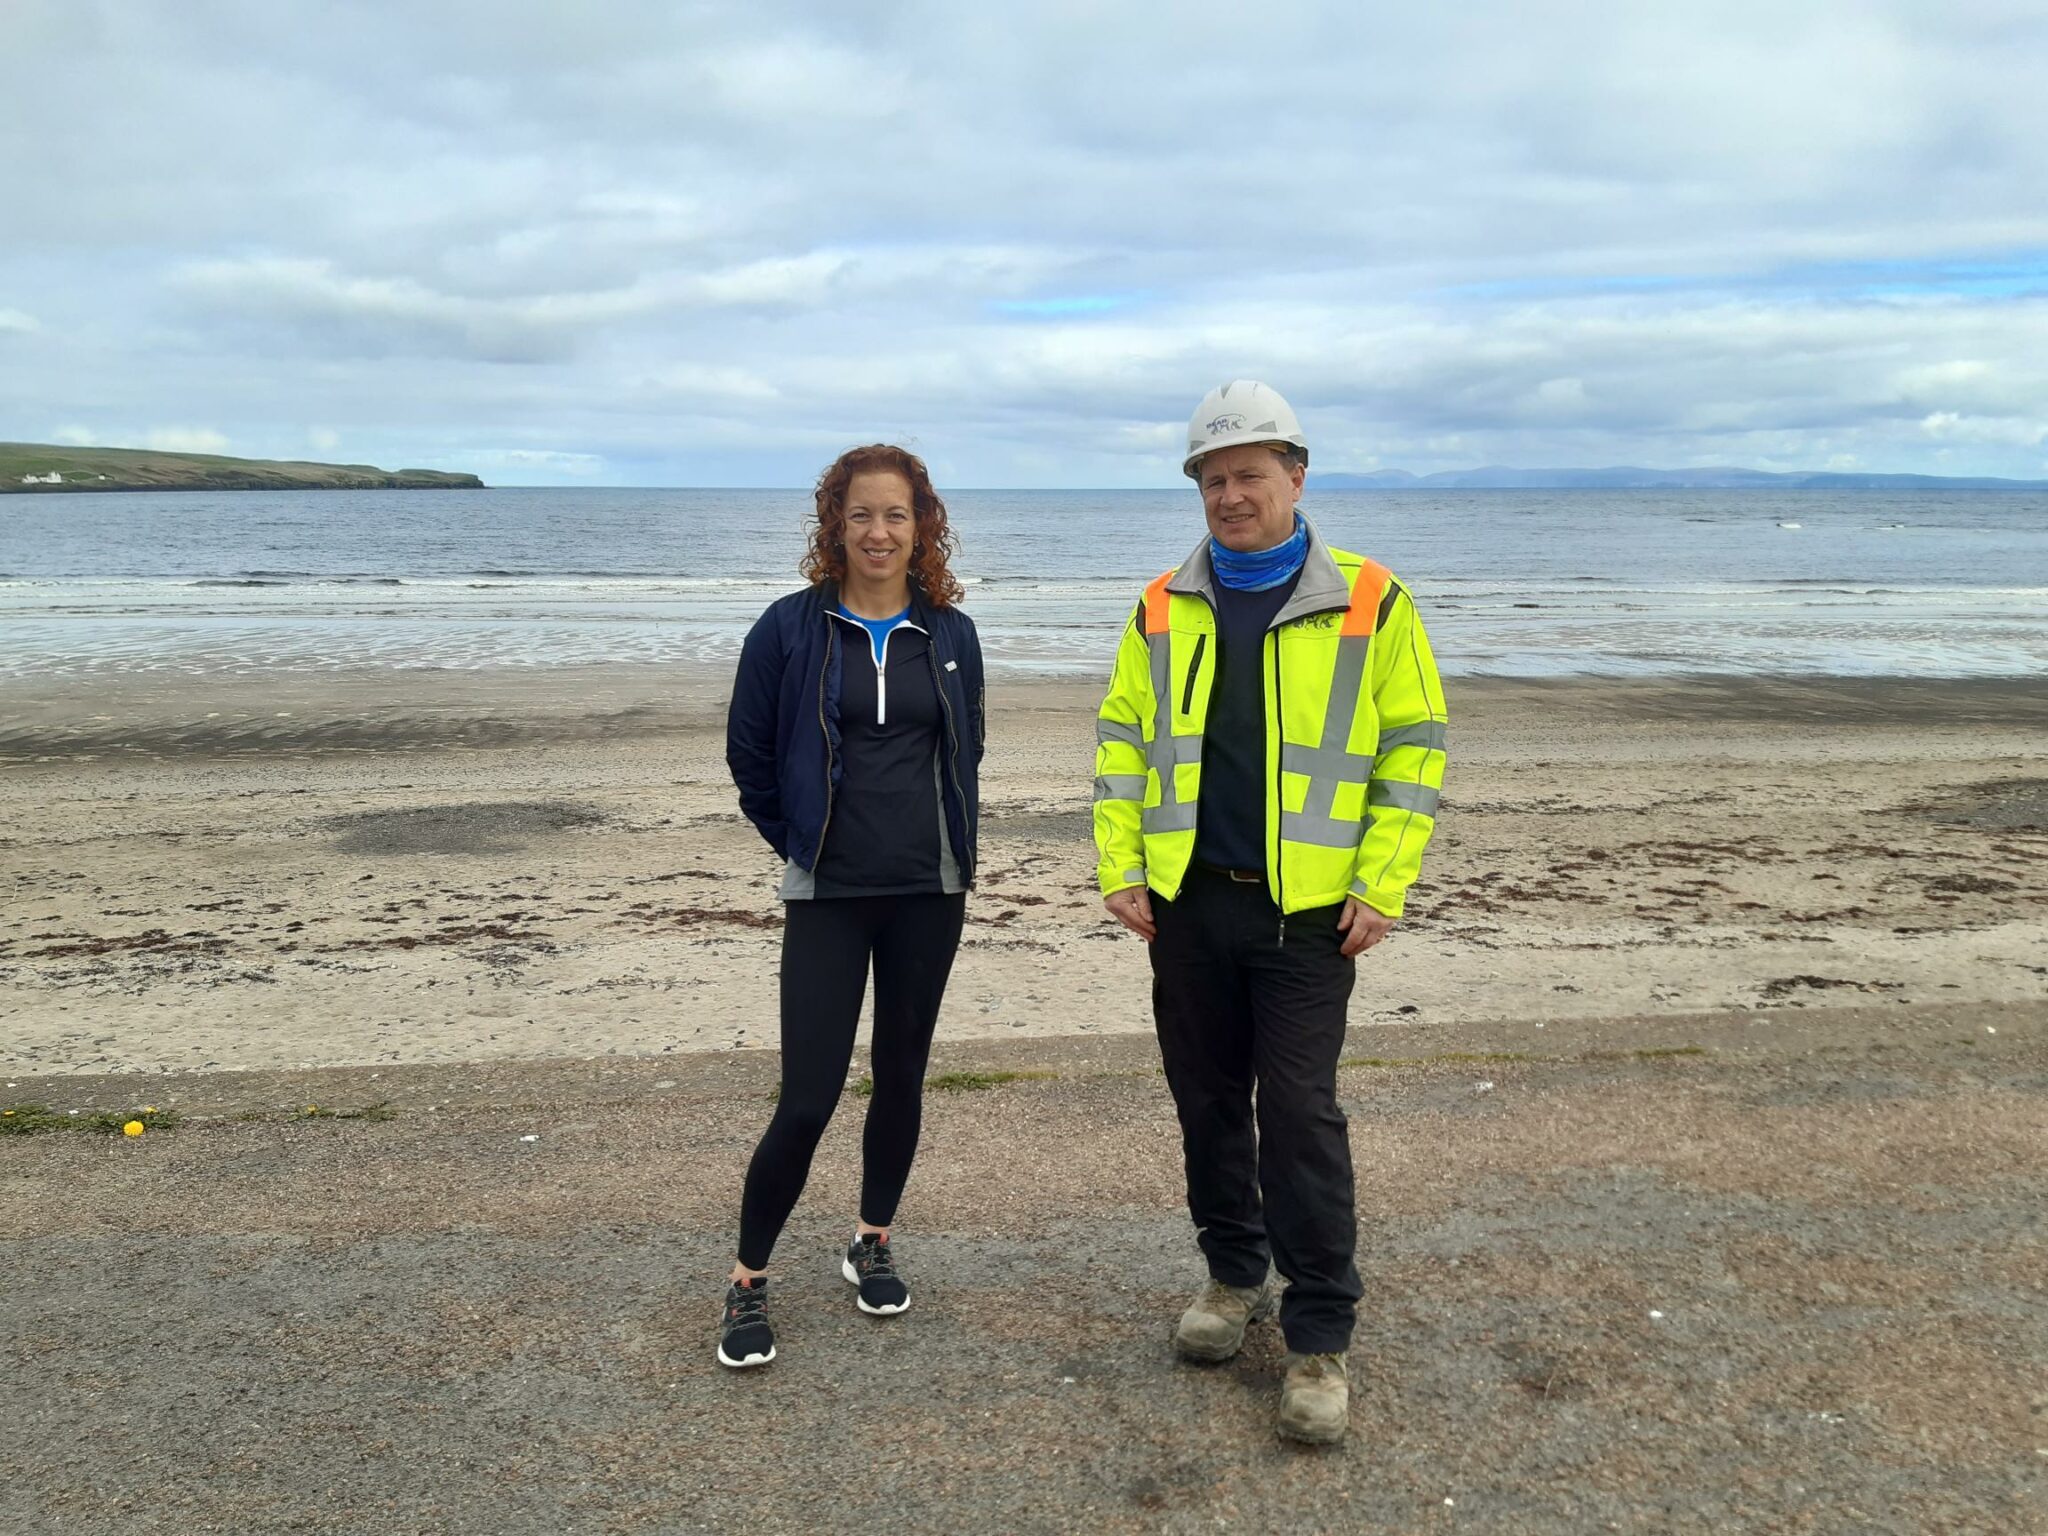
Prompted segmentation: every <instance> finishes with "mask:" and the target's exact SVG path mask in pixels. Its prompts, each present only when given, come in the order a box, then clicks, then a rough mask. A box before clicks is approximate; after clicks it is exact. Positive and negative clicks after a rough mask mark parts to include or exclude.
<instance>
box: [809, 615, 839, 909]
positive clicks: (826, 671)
mask: <svg viewBox="0 0 2048 1536" xmlns="http://www.w3.org/2000/svg"><path fill="white" fill-rule="evenodd" d="M833 634H834V632H833V628H832V620H831V618H830V617H829V616H828V617H827V618H826V620H825V660H824V663H823V664H822V665H821V666H820V667H819V668H818V733H819V734H820V735H821V736H823V737H824V738H825V819H824V821H822V822H820V823H819V825H818V846H817V847H816V848H814V849H812V850H811V873H812V874H814V875H815V874H816V873H817V872H818V860H820V859H822V858H823V857H824V856H825V834H826V832H828V831H829V830H831V827H832V732H831V730H830V729H829V728H828V727H827V726H826V724H825V679H826V678H827V677H828V676H830V675H831V672H832V640H833Z"/></svg>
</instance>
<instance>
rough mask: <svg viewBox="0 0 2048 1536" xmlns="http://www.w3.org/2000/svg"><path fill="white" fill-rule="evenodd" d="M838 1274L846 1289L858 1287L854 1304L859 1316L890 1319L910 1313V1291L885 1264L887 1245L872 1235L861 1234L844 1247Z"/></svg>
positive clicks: (881, 1238)
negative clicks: (903, 1313) (901, 1313)
mask: <svg viewBox="0 0 2048 1536" xmlns="http://www.w3.org/2000/svg"><path fill="white" fill-rule="evenodd" d="M839 1273H840V1274H842V1275H844V1276H845V1277H846V1283H847V1284H848V1285H854V1286H858V1287H860V1290H859V1294H858V1295H856V1296H855V1298H854V1299H855V1300H856V1301H857V1302H859V1303H860V1309H861V1311H863V1312H872V1313H873V1314H874V1315H875V1316H876V1317H893V1316H894V1315H895V1314H896V1313H898V1312H907V1311H908V1310H909V1309H910V1287H909V1286H907V1285H905V1284H904V1283H903V1280H902V1278H901V1277H900V1276H899V1275H898V1274H897V1273H896V1266H895V1265H894V1264H892V1263H890V1262H889V1241H888V1239H887V1238H884V1237H877V1236H876V1235H875V1234H874V1233H872V1232H867V1233H863V1234H861V1235H860V1236H858V1237H856V1238H854V1240H853V1241H852V1242H851V1243H849V1244H848V1245H847V1248H846V1258H845V1259H844V1260H843V1261H842V1262H841V1263H840V1266H839Z"/></svg>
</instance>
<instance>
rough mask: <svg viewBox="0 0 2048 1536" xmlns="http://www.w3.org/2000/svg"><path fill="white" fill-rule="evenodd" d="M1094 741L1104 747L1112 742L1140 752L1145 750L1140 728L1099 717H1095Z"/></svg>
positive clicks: (1142, 731)
mask: <svg viewBox="0 0 2048 1536" xmlns="http://www.w3.org/2000/svg"><path fill="white" fill-rule="evenodd" d="M1095 739H1096V741H1098V742H1101V743H1103V744H1105V745H1106V744H1107V743H1109V742H1112V741H1121V742H1124V743H1125V744H1127V745H1129V746H1133V747H1136V748H1138V750H1139V751H1141V752H1142V751H1143V750H1144V748H1145V732H1144V730H1143V729H1142V728H1141V727H1139V726H1137V725H1135V724H1127V723H1125V722H1124V721H1122V720H1104V719H1102V718H1101V717H1100V716H1097V717H1096V721H1095Z"/></svg>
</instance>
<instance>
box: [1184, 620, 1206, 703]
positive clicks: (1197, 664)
mask: <svg viewBox="0 0 2048 1536" xmlns="http://www.w3.org/2000/svg"><path fill="white" fill-rule="evenodd" d="M1208 644H1209V637H1208V636H1207V635H1197V636H1195V659H1194V660H1193V661H1191V662H1189V663H1188V680H1187V685H1186V686H1185V687H1184V688H1182V689H1181V691H1180V712H1181V714H1182V715H1186V714H1188V713H1189V712H1190V711H1191V710H1193V709H1194V707H1195V675H1196V674H1197V673H1198V672H1200V671H1201V670H1202V651H1203V650H1204V648H1206V647H1207V645H1208Z"/></svg>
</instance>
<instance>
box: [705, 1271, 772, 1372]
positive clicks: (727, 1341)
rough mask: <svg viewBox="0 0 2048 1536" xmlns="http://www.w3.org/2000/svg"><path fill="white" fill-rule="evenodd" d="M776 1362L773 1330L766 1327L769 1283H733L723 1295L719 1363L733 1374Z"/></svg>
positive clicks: (719, 1335) (719, 1329)
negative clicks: (733, 1371) (723, 1308)
mask: <svg viewBox="0 0 2048 1536" xmlns="http://www.w3.org/2000/svg"><path fill="white" fill-rule="evenodd" d="M774 1358H775V1330H774V1329H773V1328H770V1327H769V1326H768V1282H767V1281H766V1280H765V1279H762V1280H756V1281H755V1282H754V1283H753V1284H752V1285H741V1284H740V1283H739V1281H737V1280H735V1281H733V1283H732V1288H731V1289H730V1290H728V1291H727V1292H726V1293H725V1316H724V1318H723V1319H722V1320H721V1321H720V1323H719V1328H718V1363H719V1364H720V1365H729V1366H731V1367H732V1368H733V1369H734V1370H736V1371H738V1370H745V1369H746V1368H747V1367H748V1366H750V1365H766V1364H767V1363H768V1362H769V1361H770V1360H773V1359H774Z"/></svg>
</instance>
